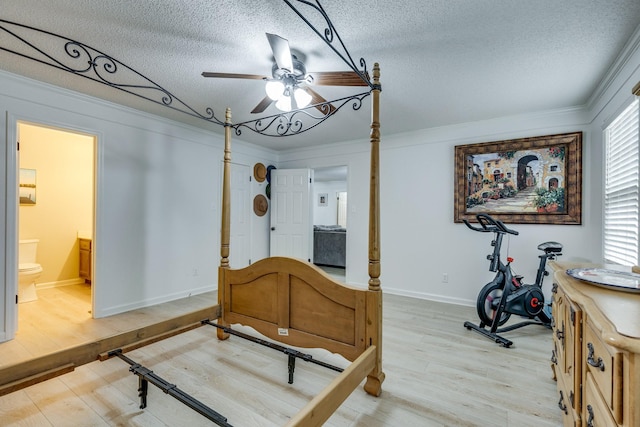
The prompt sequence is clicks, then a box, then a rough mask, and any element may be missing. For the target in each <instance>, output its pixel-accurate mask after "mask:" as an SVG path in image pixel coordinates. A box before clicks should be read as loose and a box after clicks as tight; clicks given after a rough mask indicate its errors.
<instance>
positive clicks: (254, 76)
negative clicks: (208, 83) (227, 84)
mask: <svg viewBox="0 0 640 427" xmlns="http://www.w3.org/2000/svg"><path fill="white" fill-rule="evenodd" d="M202 77H221V78H225V79H253V80H265V79H266V77H265V76H259V75H257V74H236V73H214V72H209V71H205V72H203V73H202Z"/></svg>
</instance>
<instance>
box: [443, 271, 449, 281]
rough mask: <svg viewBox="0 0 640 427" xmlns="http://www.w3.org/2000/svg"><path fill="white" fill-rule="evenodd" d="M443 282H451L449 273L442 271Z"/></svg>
mask: <svg viewBox="0 0 640 427" xmlns="http://www.w3.org/2000/svg"><path fill="white" fill-rule="evenodd" d="M442 283H449V273H442Z"/></svg>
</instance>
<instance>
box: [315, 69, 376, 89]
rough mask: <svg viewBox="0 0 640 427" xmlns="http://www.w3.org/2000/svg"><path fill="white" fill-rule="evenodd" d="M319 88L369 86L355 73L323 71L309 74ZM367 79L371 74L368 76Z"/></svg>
mask: <svg viewBox="0 0 640 427" xmlns="http://www.w3.org/2000/svg"><path fill="white" fill-rule="evenodd" d="M309 74H311V76H312V77H313V83H312V84H314V85H318V86H369V85H368V84H367V83H365V82H364V80H362V79H361V78H360V75H358V73H356V72H355V71H321V72H317V73H309ZM366 77H367V79H368V78H369V74H368V73H367V74H366Z"/></svg>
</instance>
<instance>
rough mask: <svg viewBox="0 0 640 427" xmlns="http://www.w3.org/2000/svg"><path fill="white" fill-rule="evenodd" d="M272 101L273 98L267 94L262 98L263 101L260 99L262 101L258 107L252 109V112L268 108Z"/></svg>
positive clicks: (259, 111) (260, 111) (255, 112)
mask: <svg viewBox="0 0 640 427" xmlns="http://www.w3.org/2000/svg"><path fill="white" fill-rule="evenodd" d="M272 102H274V101H273V99H271V98H269V97H268V96H265V97H264V98H263V99H262V101H260V103H259V104H258V105H256V107H255V108H254V109H253V110H251V113H252V114H258V113H262V112H263V111H264V110H266V109H267V107H268V106H269V105H271V103H272Z"/></svg>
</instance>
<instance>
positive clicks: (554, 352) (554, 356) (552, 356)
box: [551, 350, 558, 365]
mask: <svg viewBox="0 0 640 427" xmlns="http://www.w3.org/2000/svg"><path fill="white" fill-rule="evenodd" d="M551 363H553V364H554V365H557V364H558V357H557V356H556V351H555V350H551Z"/></svg>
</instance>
